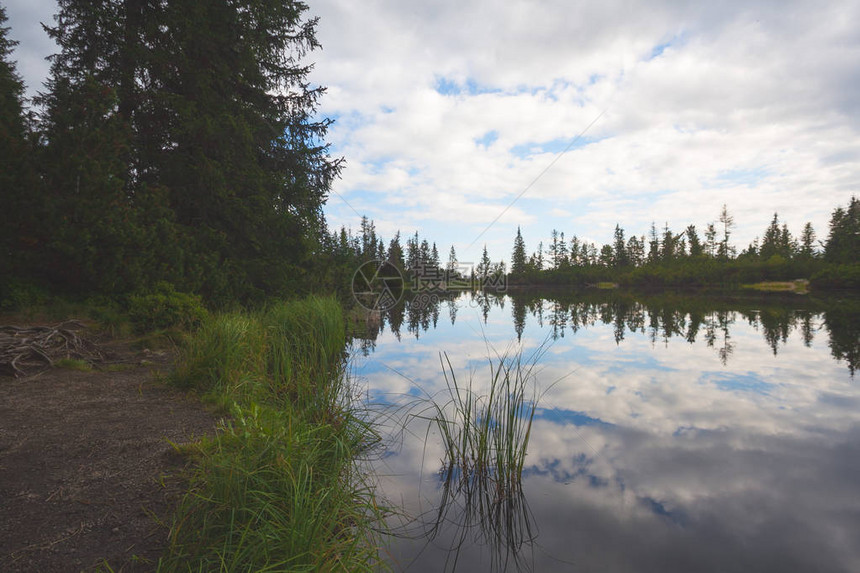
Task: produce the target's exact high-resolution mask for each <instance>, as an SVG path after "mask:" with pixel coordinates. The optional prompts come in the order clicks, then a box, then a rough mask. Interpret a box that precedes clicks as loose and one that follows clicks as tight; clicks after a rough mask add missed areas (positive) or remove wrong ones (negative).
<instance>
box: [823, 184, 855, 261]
mask: <svg viewBox="0 0 860 573" xmlns="http://www.w3.org/2000/svg"><path fill="white" fill-rule="evenodd" d="M824 259H825V260H826V261H828V262H832V263H841V264H847V263H857V262H860V200H858V199H857V198H856V197H851V201H850V202H849V203H848V207H847V208H843V207H837V208H836V209H835V210H834V211H833V214H832V215H831V217H830V233H829V234H828V235H827V242H826V243H825V244H824Z"/></svg>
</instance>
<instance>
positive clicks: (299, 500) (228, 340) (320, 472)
mask: <svg viewBox="0 0 860 573" xmlns="http://www.w3.org/2000/svg"><path fill="white" fill-rule="evenodd" d="M344 347H345V334H344V319H343V316H342V312H341V309H340V306H339V305H338V304H337V302H336V301H335V300H334V299H322V298H308V299H304V300H300V301H292V302H286V303H281V304H278V305H275V306H272V307H271V308H269V309H267V310H265V311H263V312H259V313H257V314H254V315H247V314H239V313H233V314H224V315H218V316H214V317H211V318H209V319H208V320H207V321H206V322H204V324H203V325H202V327H201V328H200V330H199V331H198V332H197V333H196V334H195V336H194V337H193V339H192V340H191V341H190V342H189V344H188V345H187V348H186V349H185V351H184V355H183V357H182V360H181V363H180V365H179V367H178V368H177V370H176V372H175V374H174V375H173V377H172V381H173V383H174V384H176V385H178V386H180V387H185V388H195V389H198V390H199V391H201V392H203V393H204V394H206V395H208V396H209V397H210V398H212V399H214V400H216V401H218V402H219V403H221V404H222V405H223V406H224V407H225V408H228V409H229V412H230V418H229V420H228V421H226V422H224V423H223V424H222V426H221V428H220V431H219V432H218V434H217V435H216V437H215V438H213V439H211V440H206V441H204V442H203V443H201V444H200V446H199V448H197V450H198V452H197V453H198V461H199V463H198V464H197V467H196V469H195V471H194V474H193V476H192V480H191V489H190V492H189V493H188V494H187V495H186V496H185V498H184V499H183V501H182V503H181V505H180V507H179V509H178V511H177V514H176V516H175V519H174V523H173V526H172V528H171V532H170V549H169V552H168V554H167V555H166V556H165V557H164V558H163V559H162V561H161V563H160V564H159V570H160V571H206V572H209V571H225V572H226V571H335V570H337V571H343V570H346V571H364V570H367V571H370V570H376V569H377V568H378V567H379V559H378V540H377V537H376V533H375V531H376V530H377V529H376V528H377V527H378V526H379V524H380V523H381V517H382V514H383V511H382V510H381V509H380V508H379V507H378V506H377V505H376V501H375V498H374V495H373V491H372V489H371V487H370V486H369V485H368V484H367V483H366V482H365V480H364V478H363V475H362V474H361V473H360V472H359V471H358V470H357V467H356V463H355V460H356V457H357V455H358V454H359V453H360V452H361V451H362V450H363V449H365V448H367V447H368V446H369V444H370V443H371V442H372V441H373V440H375V439H376V437H375V436H374V434H373V433H372V431H371V429H370V428H369V426H368V425H367V424H365V423H364V422H363V421H362V420H360V419H359V417H357V416H356V414H355V412H354V411H353V410H352V409H351V406H350V402H349V388H348V387H347V383H346V382H345V377H344V376H343V366H344V360H345V358H344Z"/></svg>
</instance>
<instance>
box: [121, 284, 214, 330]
mask: <svg viewBox="0 0 860 573" xmlns="http://www.w3.org/2000/svg"><path fill="white" fill-rule="evenodd" d="M128 301H129V304H128V314H129V317H130V318H131V321H132V323H133V324H134V327H135V329H136V330H137V331H139V332H145V331H150V330H158V329H165V328H173V327H178V328H194V327H196V326H198V325H199V324H200V323H201V322H202V321H203V319H205V318H206V315H207V311H206V308H205V307H204V306H203V301H202V300H201V298H200V296H199V295H194V294H188V293H183V292H177V291H176V290H175V288H174V287H173V285H171V284H170V283H165V282H162V283H158V284H157V285H156V286H155V288H154V289H153V290H152V291H150V292H148V293H145V294H137V295H131V296H129V297H128Z"/></svg>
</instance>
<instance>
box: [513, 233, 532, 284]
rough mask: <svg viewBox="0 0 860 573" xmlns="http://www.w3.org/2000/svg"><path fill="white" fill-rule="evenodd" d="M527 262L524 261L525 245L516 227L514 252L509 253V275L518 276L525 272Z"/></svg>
mask: <svg viewBox="0 0 860 573" xmlns="http://www.w3.org/2000/svg"><path fill="white" fill-rule="evenodd" d="M527 268H528V261H527V260H526V243H525V241H524V240H523V235H522V233H521V232H520V228H519V227H517V236H516V238H515V239H514V251H513V253H511V274H512V275H514V276H520V275H522V274H524V273H525V272H526V269H527Z"/></svg>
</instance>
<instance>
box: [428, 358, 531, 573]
mask: <svg viewBox="0 0 860 573" xmlns="http://www.w3.org/2000/svg"><path fill="white" fill-rule="evenodd" d="M544 352H545V346H544V345H541V346H540V347H538V348H537V349H536V350H535V351H534V352H533V353H532V354H531V355H530V356H529V357H528V358H525V359H524V358H523V354H522V350H521V349H520V350H518V351H516V352H512V351H511V348H508V350H506V351H504V352H502V353H495V356H493V355H490V357H489V358H488V370H489V376H488V377H487V378H485V379H481V378H478V379H477V380H476V378H475V376H474V373H470V375H469V378H468V380H466V381H463V380H461V379H458V376H457V374H456V370H455V368H454V366H453V365H452V364H451V361H450V359H449V357H448V355H447V354H446V353H442V354H441V355H440V361H441V363H442V372H443V373H444V377H445V382H446V390H445V392H444V396H445V398H446V399H442V400H440V399H438V398H436V399H434V400H433V401H432V407H431V413H430V414H429V415H426V414H424V415H422V416H420V417H422V418H425V419H429V421H430V427H428V433H429V431H430V428H433V427H435V428H437V429H438V431H439V434H440V436H441V438H442V444H443V447H444V458H443V460H442V468H441V469H440V472H439V475H440V478H441V482H442V491H441V498H440V502H439V507H438V511H437V513H436V516H435V522H434V523H433V526H432V528H431V531H430V537H431V538H432V537H435V536H436V535H437V534H439V533H440V532H441V531H442V530H445V529H447V530H448V533H449V534H450V531H451V530H452V529H453V531H454V536H453V542H452V543H453V546H452V547H451V552H450V554H449V563H447V567H446V569H450V570H454V569H455V568H456V563H457V559H458V557H459V550H460V548H461V547H463V546H464V545H465V544H466V543H467V542H469V540H470V539H472V540H473V541H477V542H485V543H488V544H489V545H490V546H491V547H492V548H493V550H492V551H491V555H492V557H493V559H495V560H496V563H495V564H494V569H496V568H498V569H499V570H506V569H507V568H508V567H509V566H512V565H513V566H515V567H516V568H517V569H528V566H527V559H526V553H525V551H524V550H525V549H526V548H527V547H530V546H531V542H532V541H533V540H534V531H533V527H532V519H531V512H530V510H529V507H528V503H527V501H526V498H525V495H524V493H523V488H522V474H523V469H524V467H525V460H526V455H527V453H528V445H529V439H530V437H531V431H532V422H533V421H534V415H535V410H536V408H537V404H538V402H539V400H540V397H541V394H539V392H538V389H537V385H536V380H535V372H534V369H535V367H536V365H537V364H538V362H539V360H540V358H541V356H542V355H543V353H544Z"/></svg>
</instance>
